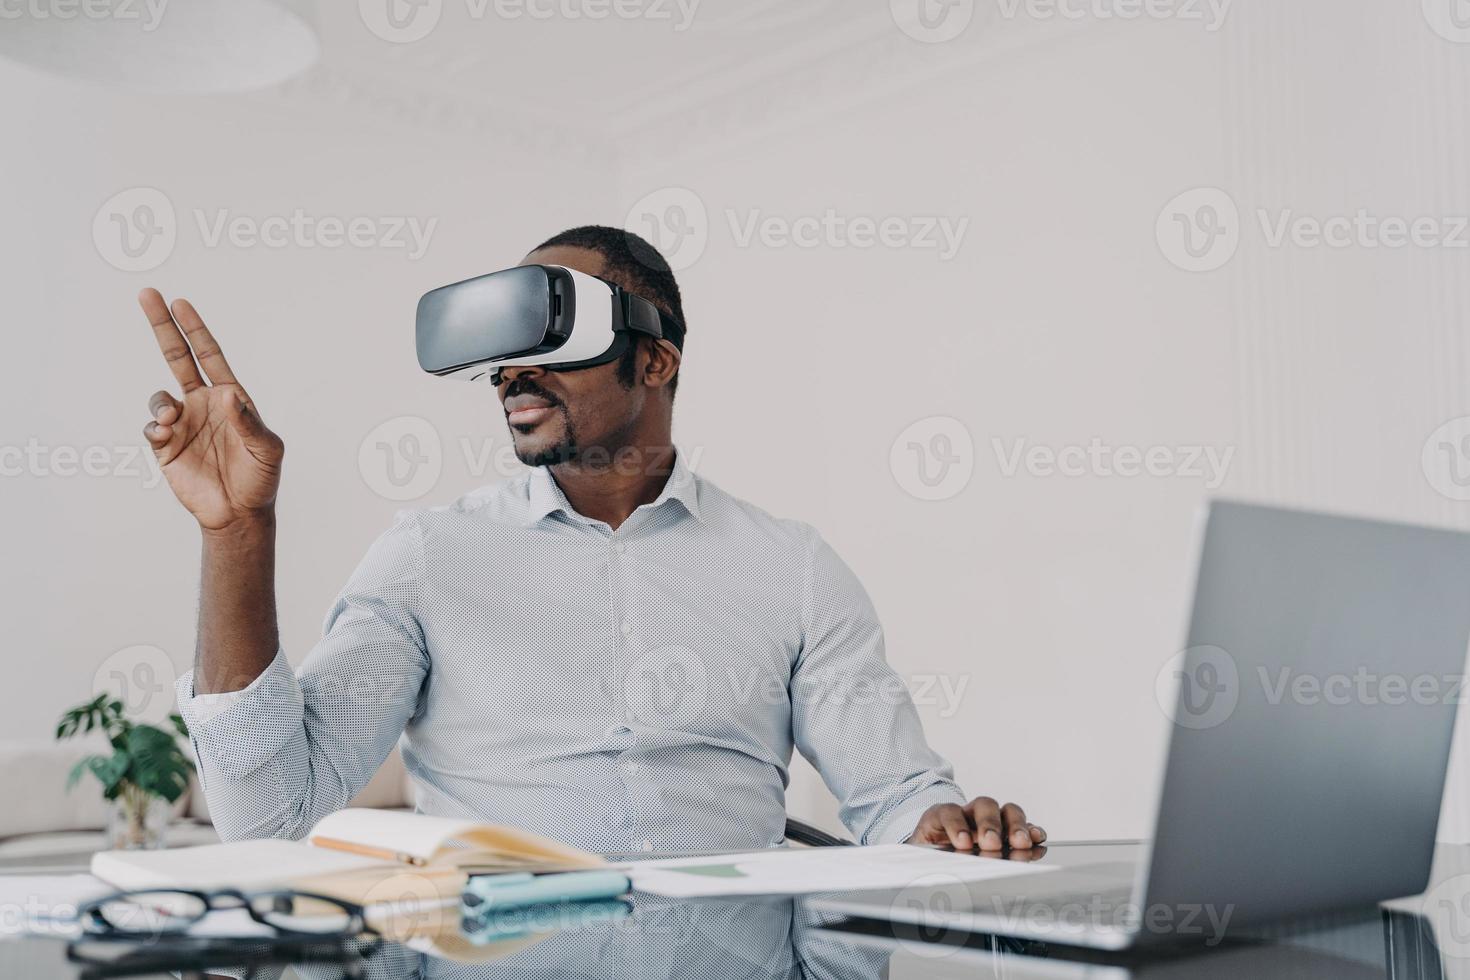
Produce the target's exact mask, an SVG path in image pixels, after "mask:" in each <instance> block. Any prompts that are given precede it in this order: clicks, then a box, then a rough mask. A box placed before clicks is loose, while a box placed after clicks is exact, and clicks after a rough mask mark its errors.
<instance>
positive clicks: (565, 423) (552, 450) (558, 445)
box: [512, 405, 582, 466]
mask: <svg viewBox="0 0 1470 980" xmlns="http://www.w3.org/2000/svg"><path fill="white" fill-rule="evenodd" d="M556 407H557V408H558V409H559V410H560V411H559V414H560V415H561V424H562V435H561V438H560V439H559V440H557V441H556V442H555V443H552V444H551V445H540V446H525V447H523V446H522V445H521V444H520V443H519V442H516V441H515V440H512V443H513V445H514V446H515V453H516V459H518V460H520V461H521V463H522V464H524V465H526V466H555V465H557V464H558V463H571V462H575V461H576V460H577V458H578V457H579V456H581V454H582V449H581V447H580V446H579V445H578V444H577V430H576V429H575V428H574V427H573V426H572V418H571V415H570V413H568V412H567V410H566V407H565V406H564V405H557V406H556Z"/></svg>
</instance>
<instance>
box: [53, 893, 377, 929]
mask: <svg viewBox="0 0 1470 980" xmlns="http://www.w3.org/2000/svg"><path fill="white" fill-rule="evenodd" d="M230 909H244V910H245V911H246V913H248V914H249V916H250V918H252V919H254V920H255V921H256V922H258V923H260V924H261V925H264V926H269V927H270V928H272V929H274V930H275V931H276V932H277V933H281V934H284V935H288V936H313V937H326V938H332V937H351V936H362V935H375V934H376V932H377V930H375V929H373V928H372V927H371V926H369V925H368V924H367V921H366V918H365V913H364V909H363V907H362V906H361V905H356V904H354V903H352V902H347V901H344V900H342V899H340V898H333V897H331V896H330V895H319V894H316V893H314V892H301V891H294V890H291V889H282V890H275V891H260V892H249V893H247V892H241V891H236V890H235V889H233V888H229V889H222V890H219V891H210V892H203V891H193V890H189V889H182V888H178V889H175V888H162V889H159V888H154V889H139V890H137V891H125V892H117V893H115V894H112V895H105V896H103V897H102V898H98V899H94V900H93V901H91V902H88V903H87V904H85V905H83V906H82V907H81V908H79V909H78V910H77V919H78V920H79V921H80V922H81V923H82V926H83V928H84V929H86V930H87V931H88V932H90V933H93V934H103V935H112V936H119V937H144V936H159V935H173V934H177V933H182V932H185V931H187V930H188V929H189V928H190V927H191V926H193V925H194V924H196V923H197V922H199V921H200V920H201V919H203V918H204V917H205V916H206V915H208V914H209V913H210V912H216V911H225V910H230Z"/></svg>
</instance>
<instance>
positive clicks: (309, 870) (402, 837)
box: [92, 809, 604, 906]
mask: <svg viewBox="0 0 1470 980" xmlns="http://www.w3.org/2000/svg"><path fill="white" fill-rule="evenodd" d="M603 863H604V862H603V859H602V858H601V857H599V856H597V855H595V854H589V853H587V852H585V851H580V850H577V849H576V848H574V847H568V846H567V845H565V844H559V843H557V842H556V841H553V840H549V839H547V838H545V837H540V836H537V835H536V834H531V833H527V832H525V831H523V830H516V829H514V828H511V827H501V826H496V825H494V824H486V823H477V822H476V821H473V820H459V819H455V818H452V817H431V816H425V815H424V814H419V813H404V812H394V811H391V810H360V809H357V810H339V811H338V812H336V813H334V814H332V815H331V816H329V817H326V818H325V819H323V820H322V821H321V822H320V823H318V824H317V825H316V826H315V827H313V828H312V829H311V833H310V834H308V835H307V837H306V840H305V841H302V842H297V841H288V840H276V839H268V840H253V841H240V842H238V843H234V844H205V845H203V846H200V847H180V848H175V849H173V850H163V851H103V852H101V853H99V854H96V855H94V856H93V858H92V874H93V875H95V876H96V877H98V878H100V879H102V880H103V881H105V882H106V883H108V884H109V885H112V886H114V887H116V888H119V889H128V890H134V889H140V888H190V889H203V890H208V889H211V888H237V889H240V890H241V891H259V890H264V889H270V888H293V889H296V890H298V891H310V892H318V893H320V894H323V895H330V896H332V897H334V898H341V899H345V900H347V901H351V902H357V903H359V904H361V905H369V906H371V905H374V904H381V903H389V902H399V901H404V900H407V899H411V898H417V899H420V900H429V899H432V898H434V897H435V896H438V897H442V898H443V899H444V900H446V901H447V900H450V899H453V900H455V901H457V900H458V899H459V895H460V892H461V891H462V889H463V887H464V883H465V880H466V878H467V877H468V875H470V874H472V873H494V872H501V871H560V870H571V869H576V868H595V867H600V866H602V864H603Z"/></svg>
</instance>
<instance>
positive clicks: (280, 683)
mask: <svg viewBox="0 0 1470 980" xmlns="http://www.w3.org/2000/svg"><path fill="white" fill-rule="evenodd" d="M175 692H176V694H177V695H178V700H179V714H180V715H181V716H182V717H183V719H184V724H186V725H187V726H188V727H189V735H190V737H191V738H192V739H193V741H194V744H195V747H196V752H198V754H199V755H200V756H201V759H202V761H205V762H206V763H209V764H211V765H212V766H213V767H217V768H218V769H219V771H220V772H222V773H223V774H224V775H225V776H227V777H229V778H231V779H242V778H244V777H245V776H248V775H250V774H251V773H253V772H255V771H256V770H257V769H259V768H260V767H261V766H263V765H264V764H265V763H266V761H267V760H269V759H270V758H271V757H272V756H274V755H275V754H276V753H277V752H279V751H280V750H281V749H282V748H283V747H284V746H285V745H286V743H288V742H289V741H291V739H292V738H294V737H295V736H296V735H298V734H299V733H300V732H301V722H302V718H303V716H304V709H305V699H304V698H303V697H302V694H301V686H300V684H298V683H297V681H296V673H295V671H293V670H292V669H291V664H290V663H289V662H287V660H286V655H285V653H283V652H282V651H280V650H277V651H276V656H275V659H274V660H272V661H271V663H270V666H269V667H267V668H266V669H265V670H263V671H261V672H260V675H259V676H257V677H256V678H255V680H253V681H251V682H250V683H249V684H248V685H247V686H245V687H243V688H241V689H240V690H238V691H227V692H224V693H220V694H195V693H194V672H193V671H192V670H191V671H189V672H188V673H186V674H184V675H183V676H182V677H180V678H179V680H178V684H177V686H176V688H175Z"/></svg>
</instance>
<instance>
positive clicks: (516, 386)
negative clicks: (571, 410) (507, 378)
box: [502, 378, 561, 408]
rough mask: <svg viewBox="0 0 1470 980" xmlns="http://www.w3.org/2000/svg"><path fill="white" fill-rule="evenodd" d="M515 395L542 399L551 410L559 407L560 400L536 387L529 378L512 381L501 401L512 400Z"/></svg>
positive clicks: (543, 389) (538, 386)
mask: <svg viewBox="0 0 1470 980" xmlns="http://www.w3.org/2000/svg"><path fill="white" fill-rule="evenodd" d="M515 395H531V396H532V397H534V398H540V399H543V400H544V401H545V402H546V403H547V404H548V405H551V406H552V407H553V408H554V407H557V406H559V405H561V399H560V398H558V397H556V396H555V395H553V394H552V393H551V392H549V391H547V390H546V389H545V388H543V387H541V386H540V385H538V384H537V383H536V382H535V381H534V380H532V379H531V378H516V379H515V380H514V381H512V382H511V383H510V385H509V386H507V387H506V389H505V395H504V396H503V398H502V400H504V399H506V398H512V397H514V396H515Z"/></svg>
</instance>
